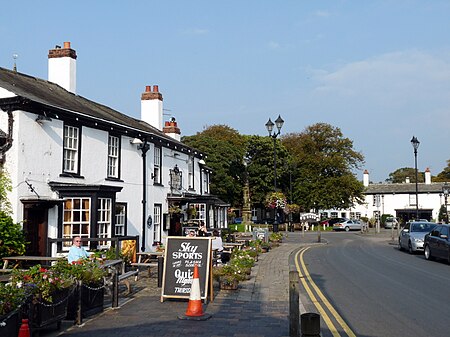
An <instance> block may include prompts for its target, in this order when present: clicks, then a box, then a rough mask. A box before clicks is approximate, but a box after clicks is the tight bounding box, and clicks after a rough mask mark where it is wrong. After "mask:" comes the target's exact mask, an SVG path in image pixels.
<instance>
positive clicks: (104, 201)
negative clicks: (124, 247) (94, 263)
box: [97, 198, 112, 248]
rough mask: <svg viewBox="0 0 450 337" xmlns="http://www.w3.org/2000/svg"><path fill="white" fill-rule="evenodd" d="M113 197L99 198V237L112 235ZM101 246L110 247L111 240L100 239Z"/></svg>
mask: <svg viewBox="0 0 450 337" xmlns="http://www.w3.org/2000/svg"><path fill="white" fill-rule="evenodd" d="M111 207H112V199H110V198H98V210H97V236H98V237H99V238H108V237H110V236H111V211H112V209H111ZM99 245H100V247H102V248H104V247H109V246H110V242H109V241H100V242H99Z"/></svg>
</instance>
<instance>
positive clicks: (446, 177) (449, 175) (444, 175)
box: [434, 159, 450, 182]
mask: <svg viewBox="0 0 450 337" xmlns="http://www.w3.org/2000/svg"><path fill="white" fill-rule="evenodd" d="M434 181H441V182H444V181H450V159H449V160H447V167H446V168H444V169H443V170H442V172H440V173H439V174H438V175H437V176H436V177H435V179H434Z"/></svg>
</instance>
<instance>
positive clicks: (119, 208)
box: [114, 202, 127, 236]
mask: <svg viewBox="0 0 450 337" xmlns="http://www.w3.org/2000/svg"><path fill="white" fill-rule="evenodd" d="M115 215H116V221H115V224H114V228H115V229H114V234H115V235H116V236H125V233H126V225H127V205H126V204H125V203H120V202H116V212H115Z"/></svg>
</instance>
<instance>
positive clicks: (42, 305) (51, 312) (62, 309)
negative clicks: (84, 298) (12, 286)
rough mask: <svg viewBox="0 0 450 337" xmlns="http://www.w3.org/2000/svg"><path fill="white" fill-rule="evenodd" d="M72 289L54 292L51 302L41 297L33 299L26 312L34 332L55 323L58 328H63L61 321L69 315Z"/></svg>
mask: <svg viewBox="0 0 450 337" xmlns="http://www.w3.org/2000/svg"><path fill="white" fill-rule="evenodd" d="M71 291H72V288H68V289H63V290H59V291H57V292H55V293H53V294H52V299H53V302H51V303H50V302H47V301H45V300H42V299H40V298H37V299H32V301H31V303H29V305H28V310H27V311H26V314H28V320H29V322H28V324H29V327H30V330H31V331H32V332H33V333H34V331H36V330H39V329H42V328H44V327H46V326H48V325H50V324H54V323H56V326H57V328H58V329H60V328H61V321H62V320H63V319H65V318H66V315H67V301H68V299H69V294H70V292H71Z"/></svg>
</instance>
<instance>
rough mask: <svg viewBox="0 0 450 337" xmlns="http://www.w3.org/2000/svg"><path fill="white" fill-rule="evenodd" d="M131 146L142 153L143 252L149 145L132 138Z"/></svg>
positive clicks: (143, 249)
mask: <svg viewBox="0 0 450 337" xmlns="http://www.w3.org/2000/svg"><path fill="white" fill-rule="evenodd" d="M130 143H131V144H132V145H137V149H138V150H140V151H141V152H142V246H141V251H143V252H145V231H146V224H147V212H146V210H147V151H148V150H149V149H150V144H149V143H148V142H147V140H146V139H144V141H142V140H141V139H139V138H134V139H133V140H131V141H130Z"/></svg>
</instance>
